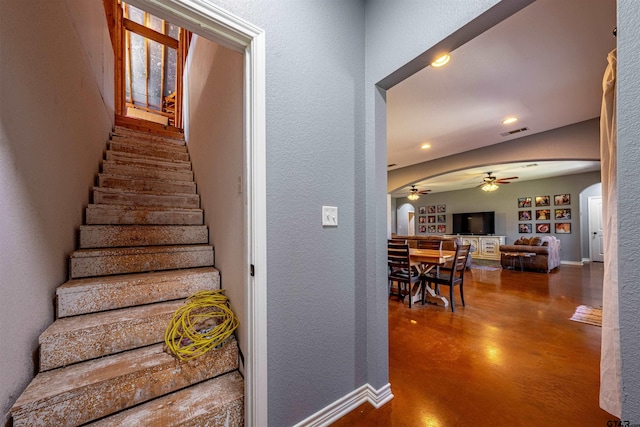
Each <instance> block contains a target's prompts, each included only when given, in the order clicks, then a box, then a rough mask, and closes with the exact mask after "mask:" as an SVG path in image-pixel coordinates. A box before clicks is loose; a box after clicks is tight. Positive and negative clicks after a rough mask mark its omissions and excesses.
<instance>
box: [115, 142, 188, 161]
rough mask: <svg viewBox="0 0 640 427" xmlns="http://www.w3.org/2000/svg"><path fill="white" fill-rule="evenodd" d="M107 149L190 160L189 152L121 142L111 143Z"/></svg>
mask: <svg viewBox="0 0 640 427" xmlns="http://www.w3.org/2000/svg"><path fill="white" fill-rule="evenodd" d="M107 147H108V149H109V150H111V151H118V152H124V153H136V154H141V155H143V156H152V157H161V158H166V159H175V160H189V153H188V152H187V151H178V150H169V149H166V148H164V147H155V148H154V147H147V146H144V145H136V144H125V143H121V142H115V141H109V142H108V144H107Z"/></svg>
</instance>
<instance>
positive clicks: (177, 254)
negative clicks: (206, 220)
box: [69, 245, 214, 279]
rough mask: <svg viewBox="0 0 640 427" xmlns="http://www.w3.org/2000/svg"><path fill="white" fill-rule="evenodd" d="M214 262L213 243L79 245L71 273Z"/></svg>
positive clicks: (171, 267)
mask: <svg viewBox="0 0 640 427" xmlns="http://www.w3.org/2000/svg"><path fill="white" fill-rule="evenodd" d="M213 264H214V252H213V246H209V245H179V246H140V247H123V248H99V249H80V250H77V251H74V252H73V253H72V254H71V255H70V257H69V277H70V278H72V279H79V278H81V277H94V276H110V275H114V274H125V273H142V272H146V271H161V270H176V269H181V268H193V267H209V266H213Z"/></svg>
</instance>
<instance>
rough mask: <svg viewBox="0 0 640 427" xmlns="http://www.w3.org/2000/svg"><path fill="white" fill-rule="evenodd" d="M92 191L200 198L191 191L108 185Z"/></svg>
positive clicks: (94, 188)
mask: <svg viewBox="0 0 640 427" xmlns="http://www.w3.org/2000/svg"><path fill="white" fill-rule="evenodd" d="M93 191H94V192H96V191H97V192H101V193H110V194H124V195H142V196H159V197H163V196H175V197H188V198H195V197H197V198H200V196H199V195H198V194H193V193H174V192H165V191H149V190H128V189H122V188H110V187H93Z"/></svg>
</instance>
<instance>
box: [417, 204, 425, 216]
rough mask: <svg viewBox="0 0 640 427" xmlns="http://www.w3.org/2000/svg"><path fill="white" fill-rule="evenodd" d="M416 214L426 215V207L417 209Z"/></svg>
mask: <svg viewBox="0 0 640 427" xmlns="http://www.w3.org/2000/svg"><path fill="white" fill-rule="evenodd" d="M418 214H420V215H426V214H427V207H426V206H420V207H419V208H418Z"/></svg>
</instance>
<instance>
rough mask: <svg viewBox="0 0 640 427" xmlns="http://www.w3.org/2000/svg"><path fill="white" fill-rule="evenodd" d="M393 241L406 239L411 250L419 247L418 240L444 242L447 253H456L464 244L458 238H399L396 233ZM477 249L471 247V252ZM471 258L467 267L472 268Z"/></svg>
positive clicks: (393, 235)
mask: <svg viewBox="0 0 640 427" xmlns="http://www.w3.org/2000/svg"><path fill="white" fill-rule="evenodd" d="M391 238H392V239H404V240H406V241H407V244H408V245H409V247H410V248H417V247H418V240H427V241H434V240H436V241H438V240H441V241H442V249H443V250H445V251H455V250H456V246H457V245H459V244H462V237H458V236H446V237H445V236H439V235H428V236H398V235H396V234H395V233H394V234H392V235H391ZM475 249H476V248H475V247H473V246H472V247H471V252H473V251H475ZM471 262H472V259H471V256H469V258H467V267H471Z"/></svg>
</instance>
